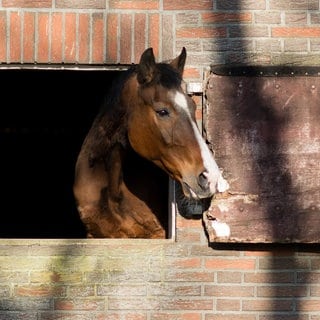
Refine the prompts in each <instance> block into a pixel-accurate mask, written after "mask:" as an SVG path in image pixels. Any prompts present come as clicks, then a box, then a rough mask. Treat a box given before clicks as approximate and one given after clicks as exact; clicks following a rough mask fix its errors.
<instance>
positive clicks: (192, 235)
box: [176, 229, 201, 243]
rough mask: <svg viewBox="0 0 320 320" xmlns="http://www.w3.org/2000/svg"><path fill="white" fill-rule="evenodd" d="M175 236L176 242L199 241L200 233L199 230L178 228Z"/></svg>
mask: <svg viewBox="0 0 320 320" xmlns="http://www.w3.org/2000/svg"><path fill="white" fill-rule="evenodd" d="M176 238H177V241H178V242H192V243H195V242H200V240H201V234H200V232H199V231H192V230H188V229H180V230H178V231H177V234H176Z"/></svg>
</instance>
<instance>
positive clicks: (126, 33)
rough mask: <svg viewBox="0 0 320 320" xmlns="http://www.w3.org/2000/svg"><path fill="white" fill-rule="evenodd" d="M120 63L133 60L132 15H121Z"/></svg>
mask: <svg viewBox="0 0 320 320" xmlns="http://www.w3.org/2000/svg"><path fill="white" fill-rule="evenodd" d="M120 28H121V29H120V30H121V31H120V33H121V35H120V63H130V62H131V48H132V44H131V29H132V15H131V14H122V15H121V17H120Z"/></svg>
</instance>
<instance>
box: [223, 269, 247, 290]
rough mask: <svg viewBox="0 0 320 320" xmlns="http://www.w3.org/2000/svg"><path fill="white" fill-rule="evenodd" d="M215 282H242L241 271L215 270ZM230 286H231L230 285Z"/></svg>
mask: <svg viewBox="0 0 320 320" xmlns="http://www.w3.org/2000/svg"><path fill="white" fill-rule="evenodd" d="M217 282H218V283H230V284H232V283H241V282H242V272H234V271H219V272H217ZM230 287H232V286H230Z"/></svg>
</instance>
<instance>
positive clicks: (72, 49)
mask: <svg viewBox="0 0 320 320" xmlns="http://www.w3.org/2000/svg"><path fill="white" fill-rule="evenodd" d="M64 39H65V40H64V41H65V42H64V61H65V62H71V63H72V62H75V61H76V51H77V43H76V14H75V13H66V14H65V34H64Z"/></svg>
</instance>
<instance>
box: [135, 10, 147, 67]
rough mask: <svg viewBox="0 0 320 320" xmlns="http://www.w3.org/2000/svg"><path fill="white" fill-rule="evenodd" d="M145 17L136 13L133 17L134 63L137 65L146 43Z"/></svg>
mask: <svg viewBox="0 0 320 320" xmlns="http://www.w3.org/2000/svg"><path fill="white" fill-rule="evenodd" d="M146 34H147V28H146V15H145V14H144V13H137V14H135V15H134V62H135V63H138V62H139V60H140V56H141V54H142V53H143V51H144V50H145V43H146Z"/></svg>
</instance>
